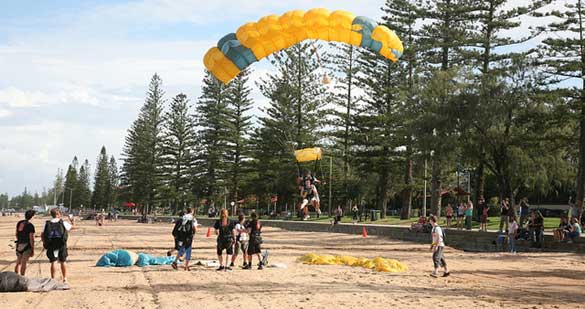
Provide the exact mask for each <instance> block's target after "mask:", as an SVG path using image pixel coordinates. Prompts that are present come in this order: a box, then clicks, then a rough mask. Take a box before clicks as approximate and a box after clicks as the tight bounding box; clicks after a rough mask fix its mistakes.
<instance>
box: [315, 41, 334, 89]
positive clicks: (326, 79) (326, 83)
mask: <svg viewBox="0 0 585 309" xmlns="http://www.w3.org/2000/svg"><path fill="white" fill-rule="evenodd" d="M315 42H317V41H316V40H315V41H313V43H311V46H312V47H313V51H314V52H315V55H316V56H317V63H318V64H319V69H321V71H323V79H322V80H321V83H322V84H323V85H329V83H331V78H329V76H328V75H327V72H325V69H324V68H323V63H322V62H321V56H320V55H319V51H318V50H317V46H315Z"/></svg>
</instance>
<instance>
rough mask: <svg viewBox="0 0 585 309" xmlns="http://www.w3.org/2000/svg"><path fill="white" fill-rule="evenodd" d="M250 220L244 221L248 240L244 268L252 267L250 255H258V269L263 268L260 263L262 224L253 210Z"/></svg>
mask: <svg viewBox="0 0 585 309" xmlns="http://www.w3.org/2000/svg"><path fill="white" fill-rule="evenodd" d="M250 218H251V220H250V221H248V222H247V223H246V229H248V235H250V240H249V242H248V265H247V266H246V267H244V269H252V256H254V255H256V256H257V257H258V269H263V268H264V265H262V256H261V253H262V248H261V245H262V224H261V223H260V221H259V220H258V215H257V214H256V213H255V212H253V213H252V214H251V215H250Z"/></svg>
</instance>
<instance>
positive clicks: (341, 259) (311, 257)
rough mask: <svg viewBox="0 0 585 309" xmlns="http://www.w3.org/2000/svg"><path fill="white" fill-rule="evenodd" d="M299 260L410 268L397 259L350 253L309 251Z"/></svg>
mask: <svg viewBox="0 0 585 309" xmlns="http://www.w3.org/2000/svg"><path fill="white" fill-rule="evenodd" d="M299 262H302V263H303V264H310V265H346V266H353V267H363V268H368V269H375V270H376V271H381V272H390V273H397V272H404V271H407V270H408V266H406V264H403V263H400V262H399V261H397V260H393V259H385V258H382V257H377V258H374V259H368V258H364V257H361V258H356V257H353V256H348V255H337V256H334V255H318V254H315V253H308V254H305V255H303V256H301V257H300V258H299Z"/></svg>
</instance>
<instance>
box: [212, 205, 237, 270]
mask: <svg viewBox="0 0 585 309" xmlns="http://www.w3.org/2000/svg"><path fill="white" fill-rule="evenodd" d="M213 228H214V229H215V235H217V258H218V259H219V268H218V269H217V271H222V270H223V271H231V270H232V268H231V267H230V266H229V264H228V261H229V260H230V256H231V255H232V254H234V244H235V243H236V222H234V221H232V220H230V218H229V214H228V210H227V209H225V208H223V209H222V210H221V211H220V212H219V220H217V221H215V224H214V225H213ZM224 250H225V254H226V256H225V263H224V260H223V251H224Z"/></svg>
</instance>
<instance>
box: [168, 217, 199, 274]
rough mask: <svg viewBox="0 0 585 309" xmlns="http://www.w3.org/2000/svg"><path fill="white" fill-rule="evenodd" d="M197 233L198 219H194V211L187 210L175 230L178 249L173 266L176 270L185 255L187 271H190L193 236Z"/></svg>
mask: <svg viewBox="0 0 585 309" xmlns="http://www.w3.org/2000/svg"><path fill="white" fill-rule="evenodd" d="M195 233H197V219H195V217H193V210H192V209H191V208H187V210H186V211H185V214H184V215H183V216H182V217H181V219H179V220H177V221H176V222H175V227H174V228H173V237H174V238H175V246H176V247H178V249H177V250H179V251H178V252H177V257H176V258H175V261H174V262H173V263H172V264H171V266H172V267H173V268H174V269H177V262H178V261H179V258H180V257H181V256H182V255H185V270H186V271H190V270H191V268H189V261H191V252H192V250H193V236H194V235H195Z"/></svg>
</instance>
